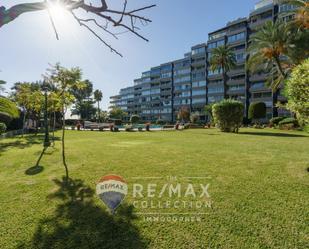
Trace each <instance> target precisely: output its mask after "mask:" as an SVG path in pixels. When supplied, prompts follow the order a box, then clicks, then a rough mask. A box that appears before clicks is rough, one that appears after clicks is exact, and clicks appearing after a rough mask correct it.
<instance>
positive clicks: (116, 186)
mask: <svg viewBox="0 0 309 249" xmlns="http://www.w3.org/2000/svg"><path fill="white" fill-rule="evenodd" d="M96 192H97V195H98V196H99V197H100V199H101V200H102V201H103V202H104V203H105V205H106V206H107V207H108V208H109V209H110V211H111V212H112V213H115V210H116V209H117V207H118V206H119V205H120V204H121V202H122V201H123V200H124V198H125V196H126V195H127V193H128V185H127V183H126V181H125V180H124V179H123V178H122V177H121V176H118V175H107V176H103V177H102V178H101V179H100V180H99V182H98V184H97V188H96Z"/></svg>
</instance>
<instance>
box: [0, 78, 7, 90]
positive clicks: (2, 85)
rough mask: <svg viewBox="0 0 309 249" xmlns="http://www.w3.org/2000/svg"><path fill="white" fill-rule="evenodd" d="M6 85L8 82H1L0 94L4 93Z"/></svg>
mask: <svg viewBox="0 0 309 249" xmlns="http://www.w3.org/2000/svg"><path fill="white" fill-rule="evenodd" d="M5 84H6V82H5V81H4V80H0V93H1V92H3V91H4V89H5V88H4V85H5Z"/></svg>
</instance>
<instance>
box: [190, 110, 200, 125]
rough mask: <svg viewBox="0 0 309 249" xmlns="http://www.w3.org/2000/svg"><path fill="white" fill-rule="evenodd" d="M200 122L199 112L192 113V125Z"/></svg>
mask: <svg viewBox="0 0 309 249" xmlns="http://www.w3.org/2000/svg"><path fill="white" fill-rule="evenodd" d="M199 120H200V114H199V113H198V112H195V113H192V114H191V115H190V121H191V123H193V124H195V123H197V122H198V121H199Z"/></svg>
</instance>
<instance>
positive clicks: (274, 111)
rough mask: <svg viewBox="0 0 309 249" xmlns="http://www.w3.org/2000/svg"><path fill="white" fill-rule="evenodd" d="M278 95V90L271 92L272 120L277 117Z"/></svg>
mask: <svg viewBox="0 0 309 249" xmlns="http://www.w3.org/2000/svg"><path fill="white" fill-rule="evenodd" d="M278 93H279V90H276V91H273V92H272V95H273V96H272V101H273V104H272V113H273V118H275V117H278V107H277V106H276V104H277V101H278Z"/></svg>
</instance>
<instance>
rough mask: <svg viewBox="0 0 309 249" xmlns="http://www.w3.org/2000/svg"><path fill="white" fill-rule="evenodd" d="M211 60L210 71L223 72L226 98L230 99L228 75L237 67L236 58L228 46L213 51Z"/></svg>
mask: <svg viewBox="0 0 309 249" xmlns="http://www.w3.org/2000/svg"><path fill="white" fill-rule="evenodd" d="M211 54H212V56H211V58H210V69H211V70H212V71H219V72H222V77H223V89H224V93H223V95H224V98H225V99H227V98H228V94H227V89H228V86H227V80H228V75H227V73H228V72H229V71H230V70H231V69H232V68H234V67H235V66H236V58H235V54H234V52H233V50H232V49H231V48H230V47H227V46H219V47H217V48H215V49H213V50H212V52H211Z"/></svg>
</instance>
